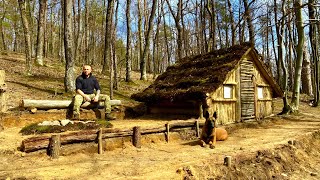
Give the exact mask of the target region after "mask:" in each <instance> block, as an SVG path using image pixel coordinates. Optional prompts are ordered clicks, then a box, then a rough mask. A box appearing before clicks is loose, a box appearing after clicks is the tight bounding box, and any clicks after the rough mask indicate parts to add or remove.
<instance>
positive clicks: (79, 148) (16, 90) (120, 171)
mask: <svg viewBox="0 0 320 180" xmlns="http://www.w3.org/2000/svg"><path fill="white" fill-rule="evenodd" d="M0 64H1V65H2V66H1V68H2V69H4V70H5V71H6V82H7V84H8V92H7V93H8V96H9V97H8V107H9V111H8V113H5V114H1V119H0V123H1V124H2V126H4V129H3V130H2V131H0V162H1V165H0V179H8V178H9V179H272V178H273V179H319V176H320V168H319V166H318V165H319V164H320V131H319V127H320V114H319V110H320V108H313V107H310V106H309V105H308V104H307V103H304V102H302V103H301V106H300V111H301V112H300V114H298V115H285V116H277V115H274V116H271V117H267V118H265V119H261V120H259V121H254V122H246V123H239V124H233V125H226V126H224V127H223V128H226V129H227V130H228V133H229V138H228V139H227V141H224V142H217V146H216V148H215V149H206V148H202V147H200V146H199V145H198V144H197V139H196V138H194V137H190V136H192V134H190V131H183V132H180V133H179V134H174V135H172V137H171V140H170V142H169V143H166V142H165V141H164V138H163V137H162V135H159V136H150V137H147V138H146V139H144V144H143V145H142V148H141V149H137V148H135V147H133V146H132V144H131V143H130V141H126V140H125V139H122V140H121V141H122V142H121V143H120V144H121V146H119V147H116V143H117V142H116V141H111V142H110V143H113V144H115V148H113V149H110V150H108V151H106V152H105V153H104V154H102V155H99V154H97V153H96V150H95V147H96V145H95V144H94V143H82V144H74V145H67V146H63V147H62V155H61V157H60V158H59V159H57V160H52V159H50V158H49V157H48V156H47V155H46V152H45V150H43V151H38V152H33V153H23V152H20V151H18V149H17V147H19V146H20V144H21V141H22V140H23V139H25V138H27V137H30V136H32V135H29V136H23V135H22V134H21V133H19V131H20V129H21V128H22V127H24V126H25V125H27V124H30V123H32V122H40V121H41V120H43V119H54V118H61V117H63V116H64V115H65V114H64V112H62V111H59V110H53V111H39V112H36V113H35V114H31V113H30V112H28V111H26V110H21V109H19V108H18V105H19V102H20V100H21V99H22V98H29V99H70V98H71V97H72V94H66V93H64V90H63V76H64V66H63V64H62V63H60V62H57V61H56V60H53V59H46V66H45V67H34V75H33V76H25V75H24V58H23V55H21V54H10V55H9V56H4V55H1V56H0ZM98 70H99V68H98V67H94V72H97V71H98ZM77 72H78V73H80V72H81V69H80V67H79V68H78V69H77ZM95 74H96V76H97V77H98V78H99V80H100V82H101V85H102V88H103V93H107V91H106V90H107V89H108V80H107V78H106V77H105V76H103V75H101V74H99V73H95ZM123 76H124V74H123V75H122V77H121V78H120V83H121V84H120V89H119V90H118V91H115V99H120V100H122V102H123V104H124V105H125V106H127V107H129V106H131V107H134V106H135V105H136V104H137V102H135V101H133V100H131V99H130V98H129V97H130V95H131V94H132V93H135V92H138V91H140V90H142V89H144V88H145V87H147V86H148V85H149V84H150V83H151V81H150V82H147V83H146V82H142V81H140V80H138V79H139V74H138V73H134V75H133V76H134V82H133V83H129V84H127V83H125V82H123ZM150 79H151V78H150ZM274 102H275V108H274V114H277V113H278V112H280V110H281V108H282V102H281V100H280V99H275V100H274ZM172 118H174V119H175V120H177V117H172ZM170 120H172V119H170V117H166V116H165V115H163V116H151V115H145V116H140V117H136V118H124V119H119V120H115V121H112V124H113V125H114V128H132V127H133V126H137V125H139V126H142V127H148V126H151V125H162V124H164V123H166V122H168V121H170ZM178 120H179V119H178ZM288 142H290V144H289V143H288ZM226 155H228V156H231V157H232V165H231V167H226V166H224V165H223V158H224V157H225V156H226Z"/></svg>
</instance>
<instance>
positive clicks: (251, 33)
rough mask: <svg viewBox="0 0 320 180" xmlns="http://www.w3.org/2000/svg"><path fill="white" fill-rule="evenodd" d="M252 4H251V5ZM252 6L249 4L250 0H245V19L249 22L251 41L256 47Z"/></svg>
mask: <svg viewBox="0 0 320 180" xmlns="http://www.w3.org/2000/svg"><path fill="white" fill-rule="evenodd" d="M253 2H254V1H252V2H251V3H253ZM251 3H250V4H251ZM250 4H248V0H243V5H244V9H245V12H244V14H245V18H246V20H247V24H248V29H249V41H250V43H251V44H252V46H253V47H254V45H255V40H254V27H253V24H252V17H251V13H250V12H251V9H250V7H249V6H250Z"/></svg>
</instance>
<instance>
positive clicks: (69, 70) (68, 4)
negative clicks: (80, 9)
mask: <svg viewBox="0 0 320 180" xmlns="http://www.w3.org/2000/svg"><path fill="white" fill-rule="evenodd" d="M63 4H64V7H63V10H64V49H65V59H66V66H65V77H64V87H65V91H66V92H72V91H74V90H75V78H74V56H73V33H72V13H71V11H72V1H70V0H64V3H63Z"/></svg>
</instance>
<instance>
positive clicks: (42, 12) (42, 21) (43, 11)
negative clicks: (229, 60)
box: [36, 0, 47, 66]
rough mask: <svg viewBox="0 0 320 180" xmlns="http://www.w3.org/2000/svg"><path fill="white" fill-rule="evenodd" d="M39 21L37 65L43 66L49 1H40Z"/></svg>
mask: <svg viewBox="0 0 320 180" xmlns="http://www.w3.org/2000/svg"><path fill="white" fill-rule="evenodd" d="M39 4H40V9H39V21H38V35H37V51H36V64H37V65H40V66H43V47H44V32H45V22H46V21H45V18H46V12H47V11H46V9H47V0H39Z"/></svg>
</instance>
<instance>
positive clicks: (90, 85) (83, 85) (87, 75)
mask: <svg viewBox="0 0 320 180" xmlns="http://www.w3.org/2000/svg"><path fill="white" fill-rule="evenodd" d="M91 72H92V68H91V66H90V65H84V66H83V67H82V74H81V75H80V76H78V77H77V79H76V93H77V94H76V96H75V97H74V104H73V119H80V106H81V105H82V103H83V102H91V103H99V100H102V101H104V108H105V119H106V120H114V119H115V118H114V117H112V116H111V115H110V113H111V104H110V97H109V96H108V95H103V94H100V85H99V82H98V81H97V79H96V78H95V77H94V76H93V75H92V73H91ZM94 90H96V93H94Z"/></svg>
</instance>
